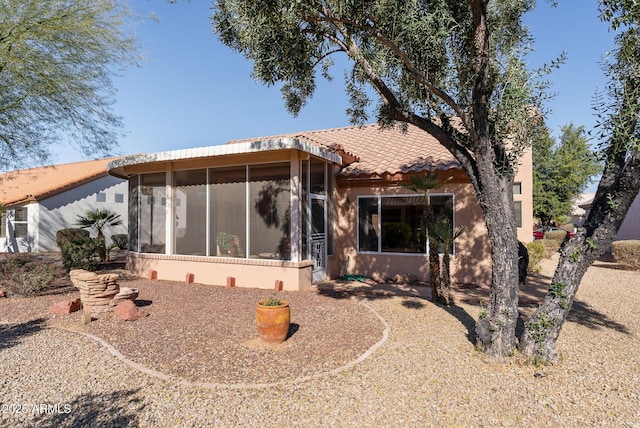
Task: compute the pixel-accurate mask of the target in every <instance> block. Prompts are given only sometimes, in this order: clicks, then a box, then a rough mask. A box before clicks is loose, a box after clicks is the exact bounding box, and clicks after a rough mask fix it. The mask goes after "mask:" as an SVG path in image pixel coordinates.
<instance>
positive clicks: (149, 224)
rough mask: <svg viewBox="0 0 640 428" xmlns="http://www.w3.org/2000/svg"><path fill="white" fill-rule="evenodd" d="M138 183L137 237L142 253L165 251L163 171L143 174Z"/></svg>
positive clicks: (164, 182)
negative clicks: (138, 214)
mask: <svg viewBox="0 0 640 428" xmlns="http://www.w3.org/2000/svg"><path fill="white" fill-rule="evenodd" d="M140 181H141V183H140V206H139V210H140V216H139V221H140V223H139V233H140V235H139V239H140V251H142V252H143V253H164V252H165V240H166V236H165V230H166V214H165V206H166V178H165V173H164V172H161V173H154V174H144V175H142V177H141V180H140Z"/></svg>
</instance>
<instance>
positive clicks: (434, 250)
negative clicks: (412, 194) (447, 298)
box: [422, 195, 443, 303]
mask: <svg viewBox="0 0 640 428" xmlns="http://www.w3.org/2000/svg"><path fill="white" fill-rule="evenodd" d="M425 198H429V195H425ZM427 201H428V199H427ZM422 220H423V222H424V225H423V227H422V228H423V230H424V232H425V233H426V239H427V248H428V252H429V283H430V285H431V300H432V301H433V302H435V303H442V302H443V300H442V296H441V294H440V258H439V256H438V243H437V242H436V241H435V240H434V239H433V238H431V237H430V236H429V234H428V233H427V231H428V230H429V227H430V226H431V225H432V224H433V208H432V207H431V205H430V204H429V203H428V202H427V203H426V204H425V207H424V215H423V217H422Z"/></svg>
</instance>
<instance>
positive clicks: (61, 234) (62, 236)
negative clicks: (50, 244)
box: [56, 228, 89, 250]
mask: <svg viewBox="0 0 640 428" xmlns="http://www.w3.org/2000/svg"><path fill="white" fill-rule="evenodd" d="M88 237H89V231H88V230H84V229H78V228H69V229H60V230H59V231H57V232H56V243H57V244H58V247H60V250H62V245H63V244H64V243H65V242H72V241H77V240H80V239H83V238H88Z"/></svg>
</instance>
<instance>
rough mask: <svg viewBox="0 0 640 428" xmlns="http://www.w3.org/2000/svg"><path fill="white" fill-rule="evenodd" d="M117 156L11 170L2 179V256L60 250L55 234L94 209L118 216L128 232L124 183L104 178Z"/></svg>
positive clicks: (119, 229)
mask: <svg viewBox="0 0 640 428" xmlns="http://www.w3.org/2000/svg"><path fill="white" fill-rule="evenodd" d="M114 159H116V158H108V159H99V160H91V161H86V162H75V163H67V164H61V165H51V166H43V167H38V168H30V169H22V170H16V171H11V172H8V173H5V174H1V175H0V204H2V205H3V206H4V208H5V209H4V210H3V211H2V212H0V252H11V253H17V252H49V251H54V252H55V251H60V249H59V248H58V245H57V244H56V232H57V231H58V230H60V229H64V228H70V227H77V226H76V225H75V223H76V219H77V217H78V215H83V214H84V213H85V212H86V211H88V210H92V209H96V208H108V209H110V210H111V211H114V212H116V213H118V214H120V216H121V218H122V220H123V223H124V224H123V225H121V226H117V227H114V228H111V229H109V230H108V231H106V232H107V233H106V238H107V242H108V243H110V236H111V235H112V234H116V233H127V224H126V220H127V204H128V183H127V181H126V180H122V179H120V178H117V177H114V176H110V175H109V174H107V164H108V163H109V162H110V161H112V160H114Z"/></svg>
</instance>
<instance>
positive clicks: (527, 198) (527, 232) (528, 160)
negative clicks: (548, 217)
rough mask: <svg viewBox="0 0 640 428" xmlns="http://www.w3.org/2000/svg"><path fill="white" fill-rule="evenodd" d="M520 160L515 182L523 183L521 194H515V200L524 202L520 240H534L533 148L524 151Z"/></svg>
mask: <svg viewBox="0 0 640 428" xmlns="http://www.w3.org/2000/svg"><path fill="white" fill-rule="evenodd" d="M520 162H521V163H520V166H519V167H518V171H517V173H516V177H515V179H514V182H515V183H521V185H522V192H521V194H520V195H513V200H514V202H515V201H521V202H522V227H519V228H518V240H519V241H521V242H531V241H533V160H532V157H531V149H527V150H526V151H525V152H524V154H523V155H522V157H521V158H520Z"/></svg>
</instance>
